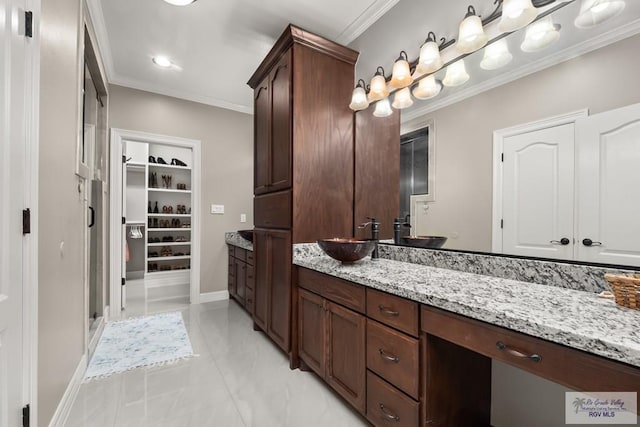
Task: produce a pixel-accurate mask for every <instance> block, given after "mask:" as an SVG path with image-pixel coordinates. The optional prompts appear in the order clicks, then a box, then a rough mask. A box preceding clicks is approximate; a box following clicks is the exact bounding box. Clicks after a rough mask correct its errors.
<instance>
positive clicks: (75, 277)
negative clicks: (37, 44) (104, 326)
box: [38, 0, 86, 426]
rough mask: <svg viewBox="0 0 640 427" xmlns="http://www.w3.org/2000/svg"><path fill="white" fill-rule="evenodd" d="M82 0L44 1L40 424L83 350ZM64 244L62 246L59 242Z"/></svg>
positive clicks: (45, 422)
mask: <svg viewBox="0 0 640 427" xmlns="http://www.w3.org/2000/svg"><path fill="white" fill-rule="evenodd" d="M80 13H81V7H80V0H58V1H55V2H52V1H44V2H42V20H41V43H42V45H41V64H40V69H41V78H40V84H41V89H40V176H39V185H40V190H39V224H38V226H39V233H40V235H39V242H38V244H39V254H38V256H39V265H38V268H39V272H38V298H39V308H38V316H39V318H38V328H39V329H38V425H40V426H46V425H48V424H49V421H50V419H51V417H52V416H53V413H54V411H55V409H56V407H57V406H58V403H59V401H60V399H61V398H62V395H63V393H64V391H65V389H66V387H67V384H68V383H69V381H70V379H71V377H72V375H73V373H74V371H75V369H76V367H77V366H78V362H79V361H80V359H81V357H82V354H83V353H84V336H85V335H84V334H85V324H86V321H85V318H84V317H85V316H84V305H85V301H84V290H83V270H82V266H83V259H84V246H83V232H84V227H83V225H82V224H83V220H84V217H83V215H84V205H83V202H82V198H81V195H80V194H79V192H78V182H79V181H78V178H77V177H76V175H75V173H74V171H75V161H76V141H77V137H78V129H79V115H78V113H79V106H78V96H79V88H80V79H79V70H78V46H79V39H78V34H81V33H80V32H79V23H80V16H81V15H80ZM61 247H62V249H61Z"/></svg>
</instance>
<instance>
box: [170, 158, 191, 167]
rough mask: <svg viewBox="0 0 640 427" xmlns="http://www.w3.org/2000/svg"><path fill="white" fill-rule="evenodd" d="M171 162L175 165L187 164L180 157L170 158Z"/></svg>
mask: <svg viewBox="0 0 640 427" xmlns="http://www.w3.org/2000/svg"><path fill="white" fill-rule="evenodd" d="M171 164H172V165H175V166H187V164H186V163H185V162H183V161H182V160H180V159H171Z"/></svg>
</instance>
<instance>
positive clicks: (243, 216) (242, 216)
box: [240, 214, 247, 222]
mask: <svg viewBox="0 0 640 427" xmlns="http://www.w3.org/2000/svg"><path fill="white" fill-rule="evenodd" d="M240 222H247V214H240Z"/></svg>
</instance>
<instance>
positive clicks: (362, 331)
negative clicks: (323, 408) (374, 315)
mask: <svg viewBox="0 0 640 427" xmlns="http://www.w3.org/2000/svg"><path fill="white" fill-rule="evenodd" d="M325 304H326V307H327V326H326V327H327V367H326V375H325V380H326V381H327V383H328V384H329V385H331V387H333V388H334V389H335V390H336V391H337V392H338V393H339V394H340V395H341V396H342V397H343V398H345V399H346V400H347V401H348V402H349V403H351V404H352V405H353V406H354V407H355V408H356V409H357V410H359V411H360V412H364V409H365V398H366V397H365V389H366V386H365V378H366V360H365V335H366V318H365V317H364V316H362V315H361V314H358V313H356V312H354V311H351V310H349V309H347V308H344V307H342V306H340V305H337V304H334V303H331V302H329V301H326V302H325Z"/></svg>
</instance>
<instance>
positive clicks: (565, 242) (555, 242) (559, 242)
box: [549, 237, 571, 246]
mask: <svg viewBox="0 0 640 427" xmlns="http://www.w3.org/2000/svg"><path fill="white" fill-rule="evenodd" d="M549 243H551V244H552V245H562V246H566V245H568V244H569V243H571V240H569V239H567V238H566V237H563V238H562V239H560V240H551V241H550V242H549Z"/></svg>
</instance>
